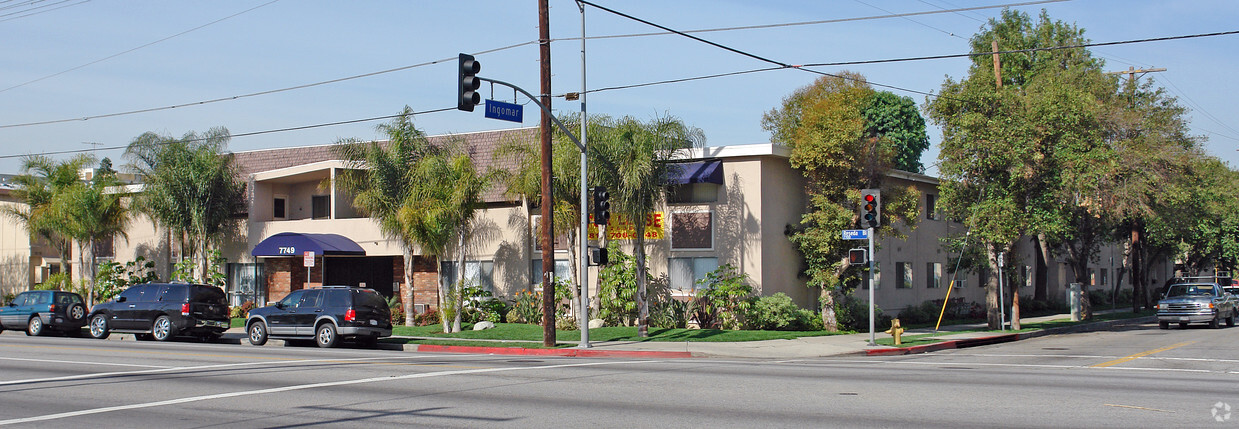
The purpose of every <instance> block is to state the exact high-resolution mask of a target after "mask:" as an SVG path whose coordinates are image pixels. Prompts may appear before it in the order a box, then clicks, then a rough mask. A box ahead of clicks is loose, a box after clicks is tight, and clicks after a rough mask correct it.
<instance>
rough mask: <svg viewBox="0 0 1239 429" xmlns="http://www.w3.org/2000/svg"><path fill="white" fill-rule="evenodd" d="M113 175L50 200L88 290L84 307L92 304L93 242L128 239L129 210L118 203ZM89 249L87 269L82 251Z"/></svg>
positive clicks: (93, 275)
mask: <svg viewBox="0 0 1239 429" xmlns="http://www.w3.org/2000/svg"><path fill="white" fill-rule="evenodd" d="M119 184H120V182H119V181H118V180H116V176H115V174H111V173H105V174H96V175H95V176H94V177H93V178H92V180H91V181H90V182H87V183H83V182H78V183H77V184H75V185H73V186H70V187H68V188H66V189H63V190H62V191H61V192H60V193H58V194H56V196H55V197H53V199H52V204H51V207H54V210H55V211H56V212H58V213H60V214H61V215H62V216H64V223H63V225H64V231H63V234H64V235H65V236H67V237H70V238H73V240H74V241H76V242H77V248H78V258H79V260H80V264H79V266H80V267H82V271H83V272H82V278H83V279H85V280H86V282H87V286H88V287H89V289H88V293H87V295H88V297H87V304H88V305H94V303H95V271H96V266H95V262H94V261H95V258H94V252H93V249H94V248H95V243H96V242H97V241H98V240H100V239H103V238H107V237H112V236H116V235H120V236H122V237H126V238H128V234H126V233H125V229H126V228H127V227H128V226H129V209H128V208H126V207H125V205H124V204H123V202H122V201H121V196H122V195H121V194H120V193H118V192H117V189H116V186H117V185H119ZM87 248H90V249H92V251H91V257H90V266H89V268H87V262H86V261H87V259H86V254H87V253H86V249H87Z"/></svg>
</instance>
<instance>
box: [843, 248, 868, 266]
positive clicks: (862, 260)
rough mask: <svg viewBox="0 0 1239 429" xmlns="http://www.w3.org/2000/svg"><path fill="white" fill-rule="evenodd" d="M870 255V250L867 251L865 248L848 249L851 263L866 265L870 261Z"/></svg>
mask: <svg viewBox="0 0 1239 429" xmlns="http://www.w3.org/2000/svg"><path fill="white" fill-rule="evenodd" d="M868 256H869V252H867V251H865V249H851V250H848V264H849V265H865V264H868V263H869V257H868Z"/></svg>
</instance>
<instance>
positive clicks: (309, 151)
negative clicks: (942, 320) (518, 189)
mask: <svg viewBox="0 0 1239 429" xmlns="http://www.w3.org/2000/svg"><path fill="white" fill-rule="evenodd" d="M454 138H459V139H464V144H465V147H466V148H467V151H468V153H469V156H470V157H471V158H473V163H474V165H476V166H477V168H478V169H479V170H485V169H486V168H487V167H492V168H499V169H505V170H512V169H515V168H516V164H515V163H513V162H511V161H508V160H497V159H494V158H493V157H492V155H493V154H494V152H495V150H496V149H497V148H498V147H499V145H501V144H502V143H503V142H504V140H505V139H509V138H515V139H529V140H530V141H534V140H536V139H537V138H538V129H537V128H517V129H511V130H499V131H481V132H475V133H467V134H451V135H441V136H431V137H428V139H429V140H430V143H431V144H436V145H438V144H443V143H444V142H447V141H448V139H454ZM333 146H334V145H317V146H300V147H287V148H278V149H262V150H253V151H246V152H237V153H234V154H233V160H234V162H235V163H236V165H237V168H238V170H239V171H240V174H241V176H242V177H249V176H250V175H252V174H255V173H261V172H264V171H270V170H278V169H281V168H288V167H295V166H298V165H305V164H310V163H315V162H321V161H331V160H340V157H339V156H337V155H336V153H335V152H334V151H333V149H332V147H333ZM483 199H484V201H486V202H503V201H511V198H510V197H508V196H506V195H504V188H503V187H502V186H492V187H491V188H490V189H488V190H487V191H486V192H485V193H484V195H483Z"/></svg>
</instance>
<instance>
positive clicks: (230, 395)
mask: <svg viewBox="0 0 1239 429" xmlns="http://www.w3.org/2000/svg"><path fill="white" fill-rule="evenodd" d="M652 362H660V361H653V360H647V361H621V362H586V363H569V364H561V365H544V366H527V367H509V368H482V369H462V370H453V371H439V372H426V373H418V374H407V375H401V376H388V377H373V378H363V379H360V380H341V381H330V382H325V383H313V384H298V385H293V386H284V387H273V388H270V389H261V390H250V391H244V392H230V393H219V394H215V395H203V396H194V397H189V398H180V399H169V400H166V401H158V402H147V403H142V404H129V405H117V406H112V407H102V408H94V409H89V410H81V411H70V412H67V413H58V414H47V415H42V416H34V417H24V418H19V419H10V420H0V426H6V425H12V424H21V423H33V422H41V421H47V420H56V419H63V418H69V417H78V416H85V415H91V414H102V413H110V412H113V411H124V410H134V409H139V408H152V407H162V406H165V405H176V404H184V403H187V402H198V401H209V400H215V399H227V398H236V397H240V396H253V395H266V394H269V393H280V392H288V391H293V390H306V389H317V388H321V387H335V386H347V385H352V384H363V383H375V382H381V381H398V380H409V379H414V378H429V377H445V376H450V375H466V374H482V373H488V372H507V371H524V370H536V369H554V368H569V367H581V366H598V365H619V364H636V363H652Z"/></svg>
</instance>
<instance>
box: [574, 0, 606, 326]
mask: <svg viewBox="0 0 1239 429" xmlns="http://www.w3.org/2000/svg"><path fill="white" fill-rule="evenodd" d="M577 8H579V9H581V141H582V144H581V250H580V255H581V261H580V262H581V275H580V277H579V279H580V282H581V284H580V287H581V304H580V307H578V308H579V311H577V315H576V321H577V324H578V325H579V326H580V329H581V343H580V344H579V345H577V347H579V348H582V349H588V348H590V344H589V255H587V253H589V208H587V207H586V206H587V205H588V204H589V195H588V193H587V190H588V189H589V184H588V183H586V182H587V180H586V179H587V178H588V177H589V174H588V171H589V170H588V169H587V168H586V165H587V164H588V162H589V160H588V159H586V155H587V154H586V153H585V145H584V144H583V142H586V141H589V140H588V139H586V137H585V131H586V127H587V126H588V122H589V121H588V120H587V118H588V116H586V115H585V5H584V4H581V3H580V2H577ZM600 240H601V238H600ZM600 242H601V241H600Z"/></svg>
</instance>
